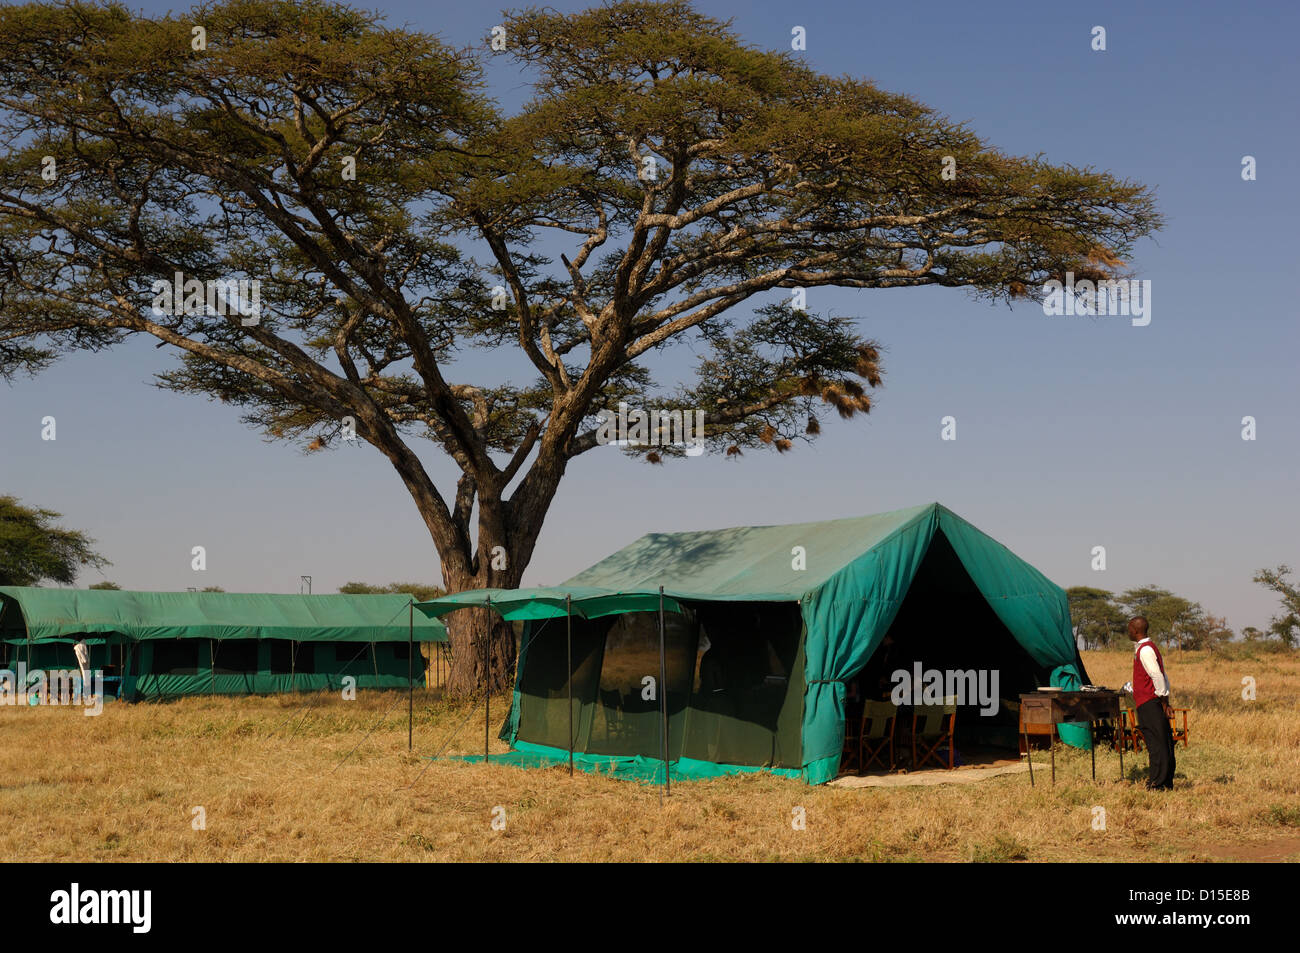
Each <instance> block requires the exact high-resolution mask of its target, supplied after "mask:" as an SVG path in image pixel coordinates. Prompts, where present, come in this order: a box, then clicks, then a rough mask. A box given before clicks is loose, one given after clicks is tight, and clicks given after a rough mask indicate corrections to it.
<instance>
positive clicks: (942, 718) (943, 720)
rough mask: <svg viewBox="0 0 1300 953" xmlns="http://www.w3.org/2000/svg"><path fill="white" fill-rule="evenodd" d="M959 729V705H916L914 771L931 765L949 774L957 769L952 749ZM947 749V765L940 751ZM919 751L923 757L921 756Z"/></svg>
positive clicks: (913, 748) (913, 722)
mask: <svg viewBox="0 0 1300 953" xmlns="http://www.w3.org/2000/svg"><path fill="white" fill-rule="evenodd" d="M956 727H957V705H956V703H955V702H950V703H949V704H946V705H917V706H916V707H915V708H913V709H912V767H913V768H921V767H924V766H925V765H926V764H928V763H929V762H931V761H933V762H935V764H938V765H941V766H943V767H945V768H947V769H948V770H950V771H951V770H952V769H953V768H955V767H956V766H957V761H956V752H955V751H954V749H953V743H954V741H953V734H954V732H955V730H956ZM945 742H947V745H948V760H947V762H946V763H945V762H944V754H943V751H942V750H941V749H942V747H943V745H944V743H945ZM918 748H919V749H920V753H919V754H918Z"/></svg>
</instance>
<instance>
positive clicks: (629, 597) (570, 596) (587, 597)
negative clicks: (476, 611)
mask: <svg viewBox="0 0 1300 953" xmlns="http://www.w3.org/2000/svg"><path fill="white" fill-rule="evenodd" d="M663 606H664V611H666V612H681V611H682V606H681V604H680V603H679V602H678V601H677V600H676V599H674V598H673V597H671V596H670V595H668V594H667V593H665V594H664V596H663ZM415 608H417V609H419V610H420V611H421V612H423V613H424V614H425V615H426V616H428V617H429V618H437V617H439V616H443V615H446V614H447V613H449V612H455V611H456V610H457V609H470V608H491V609H492V610H494V611H496V612H499V613H500V614H501V617H502V618H504V619H507V620H510V621H512V622H513V621H517V620H524V619H562V618H564V616H565V615H567V614H568V612H569V610H570V608H571V609H572V612H573V614H574V615H575V616H578V617H579V618H582V619H596V618H599V617H600V616H606V615H619V614H621V613H624V612H658V611H659V590H658V589H654V590H651V589H638V590H614V589H597V588H593V587H591V586H535V587H533V588H531V589H466V590H465V591H464V592H457V593H453V594H451V595H449V596H441V597H439V598H437V599H431V600H429V601H428V602H417V603H416V604H415Z"/></svg>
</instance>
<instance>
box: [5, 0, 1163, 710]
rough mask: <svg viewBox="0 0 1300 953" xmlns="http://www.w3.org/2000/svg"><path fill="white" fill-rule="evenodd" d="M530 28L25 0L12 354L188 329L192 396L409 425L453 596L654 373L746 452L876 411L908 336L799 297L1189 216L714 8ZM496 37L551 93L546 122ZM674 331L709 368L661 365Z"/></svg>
mask: <svg viewBox="0 0 1300 953" xmlns="http://www.w3.org/2000/svg"><path fill="white" fill-rule="evenodd" d="M503 25H504V35H503V36H502V37H500V38H499V39H500V41H501V43H504V49H503V50H494V49H493V47H492V45H491V43H490V42H489V38H486V37H485V41H484V43H483V44H482V45H481V46H480V47H479V48H477V49H473V50H458V49H454V48H452V47H450V46H449V45H447V44H446V43H444V42H443V41H441V40H439V39H438V38H436V37H434V36H430V35H428V34H425V33H421V32H418V31H415V30H411V29H400V28H394V27H389V26H387V25H385V24H384V23H383V22H382V20H380V19H379V18H378V17H377V16H376V15H373V14H369V13H363V12H361V11H358V10H354V9H351V8H349V7H346V6H341V5H337V4H333V3H328V2H323V0H225V2H217V3H208V4H203V5H200V6H197V7H195V8H194V9H193V10H191V11H188V12H182V13H173V14H168V15H164V16H157V17H150V16H145V15H142V14H138V13H134V12H132V11H130V10H129V9H128V8H127V7H126V6H125V5H122V4H120V3H116V2H113V3H105V4H90V3H84V2H79V0H72V2H66V3H49V2H44V3H29V4H20V5H12V6H4V7H0V137H3V139H4V141H5V144H6V150H5V151H4V152H3V154H0V375H3V376H12V375H14V374H16V373H20V372H34V371H38V370H40V369H41V368H43V367H45V366H47V365H48V364H49V363H50V362H52V361H54V360H56V359H57V358H58V357H59V356H60V355H62V354H65V353H68V352H70V351H96V350H101V349H105V348H109V347H112V346H114V345H117V344H119V343H121V342H122V341H124V340H127V339H130V338H132V337H141V336H148V337H150V338H152V339H156V341H157V342H158V344H159V346H160V347H163V346H166V347H167V348H168V349H169V351H170V352H171V353H173V354H175V355H177V356H178V357H179V361H178V362H177V363H175V364H173V365H171V366H169V367H166V368H164V369H162V370H160V372H159V375H158V380H159V383H160V384H161V386H163V387H165V388H170V389H173V390H176V391H181V392H188V393H198V394H202V395H205V396H209V397H215V398H217V399H220V400H222V401H225V402H227V403H229V404H231V405H233V406H235V407H238V408H239V409H240V410H241V412H242V413H243V415H244V419H245V420H246V421H248V422H249V423H250V424H251V425H253V426H255V427H257V428H259V429H260V430H262V431H263V432H264V433H265V434H266V435H267V436H268V437H269V438H271V439H278V440H299V441H302V442H303V444H304V445H305V446H307V447H309V448H311V449H321V448H324V447H326V446H329V445H333V444H339V443H343V442H348V441H353V440H356V441H365V442H367V443H369V444H371V445H373V446H374V447H375V448H377V449H378V450H379V452H381V453H382V454H384V456H385V457H386V458H387V459H388V460H389V461H390V462H391V463H392V465H393V467H394V468H395V469H396V471H397V473H398V475H399V476H400V478H401V479H402V481H403V484H404V485H405V487H406V489H407V490H408V492H409V493H410V494H411V496H412V499H413V500H414V502H415V505H416V508H417V510H418V512H419V514H420V516H421V518H422V519H423V521H424V523H425V525H426V526H427V528H428V530H429V533H430V535H431V538H432V541H433V543H434V545H435V547H436V549H437V551H438V554H439V557H440V563H441V570H442V575H443V582H444V584H445V585H446V587H447V588H448V589H449V590H452V591H455V590H459V589H463V588H467V587H481V586H512V585H517V584H518V582H519V579H520V576H521V574H522V572H523V570H524V568H525V567H526V566H527V565H528V562H529V560H530V559H531V557H532V553H533V549H534V545H535V543H536V540H537V537H538V533H539V532H540V530H541V526H542V523H543V520H544V518H545V515H546V513H547V510H548V508H549V506H550V503H551V501H552V499H553V498H554V495H555V492H556V490H557V487H558V486H559V483H560V480H561V479H562V477H563V475H564V472H565V468H566V466H567V464H568V462H569V461H570V460H572V459H573V458H575V457H577V456H578V455H580V454H583V453H587V452H589V451H591V450H593V449H595V448H596V447H598V446H600V445H601V440H600V437H599V434H600V423H601V421H602V416H601V415H602V412H605V411H609V410H611V409H612V408H614V407H615V406H616V405H617V404H618V403H619V402H620V401H625V402H627V403H628V404H629V405H631V406H638V407H656V406H671V407H678V408H690V409H693V410H698V411H701V412H703V414H704V421H705V424H704V433H703V435H702V436H703V438H704V441H705V445H706V446H707V447H708V448H709V449H711V450H713V451H717V452H724V453H726V454H728V455H730V456H732V457H739V456H741V455H742V454H743V453H744V451H747V450H759V449H768V450H775V451H777V452H785V451H788V450H791V449H792V448H793V447H794V446H795V444H796V443H798V442H807V441H811V440H814V439H815V438H816V436H817V435H818V433H819V432H820V429H821V427H820V423H819V415H820V414H824V413H826V412H833V413H835V414H837V415H839V416H841V417H845V418H848V417H853V416H855V415H857V414H859V413H863V412H867V411H868V410H870V408H871V403H872V401H871V393H870V392H871V391H872V390H874V389H875V388H878V387H880V386H881V384H882V373H883V371H882V366H881V354H880V349H879V347H878V345H877V344H876V343H875V342H873V341H871V340H870V339H867V338H865V337H863V336H862V335H860V334H859V332H858V330H857V327H856V324H855V322H854V320H853V317H852V316H851V315H836V314H829V313H820V312H818V311H816V310H814V309H808V308H806V307H803V306H802V303H801V301H800V300H799V298H798V297H796V296H797V295H799V294H801V293H803V292H806V291H807V290H808V289H815V288H819V287H827V286H836V287H841V288H854V289H898V288H915V287H922V286H929V285H937V286H942V287H947V288H952V289H964V290H965V291H966V292H968V293H970V294H973V295H976V296H979V297H983V298H986V299H989V300H991V301H1008V302H1009V301H1013V300H1017V299H1023V300H1028V301H1036V300H1039V299H1041V298H1042V296H1043V285H1044V283H1045V282H1047V281H1049V280H1063V279H1064V278H1065V276H1066V274H1067V273H1073V274H1074V276H1075V277H1076V279H1084V278H1087V279H1093V280H1104V279H1108V278H1115V277H1120V276H1122V275H1124V274H1126V273H1127V272H1126V266H1125V262H1126V261H1127V260H1129V259H1130V257H1131V253H1132V252H1133V250H1134V247H1135V245H1136V243H1137V242H1138V241H1139V240H1140V239H1142V238H1143V237H1144V236H1147V235H1149V234H1150V233H1151V232H1152V231H1153V230H1154V229H1156V228H1157V227H1158V226H1159V224H1160V221H1159V218H1158V215H1157V213H1156V210H1155V204H1154V199H1153V196H1152V194H1151V192H1150V191H1149V190H1148V189H1147V188H1146V187H1144V186H1142V185H1140V184H1138V183H1134V182H1130V181H1126V180H1123V179H1120V178H1117V177H1115V176H1113V175H1111V174H1109V173H1106V172H1101V171H1096V170H1093V169H1090V168H1080V167H1075V166H1071V165H1065V164H1053V163H1051V162H1049V161H1047V160H1046V159H1045V158H1044V157H1042V156H1032V157H1019V156H1013V155H1008V154H1006V153H1004V152H1002V151H1000V150H998V149H997V148H995V147H994V146H993V145H991V144H989V143H987V142H985V141H983V140H982V139H980V138H979V136H977V135H976V134H975V133H974V132H973V131H972V130H971V129H970V128H969V127H967V126H965V125H963V124H960V123H956V122H953V121H951V120H949V119H947V118H946V117H944V116H943V115H942V114H941V113H939V112H937V111H936V110H935V109H933V108H931V107H929V106H927V105H924V104H922V103H920V102H917V101H916V100H914V99H912V98H910V97H908V96H906V95H902V94H899V93H893V92H888V91H885V90H882V89H880V88H879V87H877V86H876V85H874V84H873V83H870V82H868V81H865V80H862V79H856V78H853V77H832V76H827V75H824V74H822V73H820V72H818V71H817V70H815V69H814V68H812V67H811V66H809V65H808V64H806V63H805V62H803V61H802V60H800V59H799V58H797V57H795V56H793V55H792V54H790V53H788V52H786V53H781V52H770V51H765V50H759V49H754V48H752V47H750V46H748V45H746V44H745V43H743V42H742V41H741V40H740V39H739V38H738V36H737V34H736V32H735V31H734V30H733V28H732V26H731V24H730V23H728V22H725V21H720V20H717V19H714V18H711V17H707V16H705V15H703V14H701V13H699V12H697V11H696V10H695V9H694V8H693V7H692V6H691V5H690V4H688V3H684V2H676V0H668V2H616V3H611V4H609V5H607V6H603V7H598V8H594V9H591V10H587V11H585V12H580V13H573V14H563V13H557V12H554V11H549V10H540V9H526V10H522V11H519V12H515V13H513V14H509V15H507V16H506V18H505V20H504V24H503ZM498 45H500V43H499V44H498ZM495 57H502V58H503V59H504V62H506V63H510V64H513V65H515V66H518V67H520V68H522V69H523V70H524V72H525V75H527V76H528V78H529V81H530V82H532V84H533V88H532V97H531V99H530V100H529V101H528V102H527V103H526V104H525V105H524V106H523V107H522V108H521V109H519V110H518V111H517V112H514V113H513V114H506V113H505V112H503V111H502V110H501V109H500V108H499V107H498V105H497V104H496V103H495V102H494V101H492V100H491V99H490V98H489V97H488V96H487V95H486V93H485V91H484V70H485V69H488V68H490V67H491V66H492V64H493V62H494V58H495ZM676 342H688V343H690V344H691V346H692V347H693V348H694V349H695V350H696V352H697V353H698V355H699V358H698V362H697V364H696V367H695V371H694V374H693V377H692V378H691V379H689V380H683V381H679V382H675V383H674V382H666V383H664V382H659V381H656V380H655V378H654V375H653V373H652V366H651V365H652V359H653V358H654V357H655V356H656V355H657V354H659V353H661V352H662V351H663V349H664V348H666V347H667V346H669V345H670V344H673V343H676ZM475 349H493V350H496V351H508V352H509V354H508V355H507V356H503V357H502V358H501V359H500V360H498V361H494V363H493V366H494V367H498V368H500V369H501V371H500V373H499V374H497V375H496V376H493V375H491V374H484V375H483V376H482V377H480V378H477V379H472V380H470V379H463V378H462V376H461V372H460V367H461V365H460V364H459V363H458V361H459V360H460V359H461V358H463V357H464V356H465V355H467V354H468V353H469V352H471V351H473V350H475ZM662 429H663V428H662V426H660V427H659V428H658V429H656V431H655V434H654V436H662V434H660V430H662ZM667 436H668V437H671V436H672V435H671V433H670V434H668V435H667ZM421 441H428V442H432V444H433V445H434V446H436V447H437V448H438V449H439V450H441V451H443V452H445V453H446V454H447V455H449V456H450V457H451V459H452V460H453V461H454V462H455V464H456V466H457V468H458V470H459V476H458V479H457V481H456V483H455V485H454V486H442V487H439V486H436V485H435V483H434V481H433V480H432V479H431V477H430V476H429V474H428V472H427V471H426V468H425V466H424V464H423V462H422V461H421V459H420V457H419V456H418V454H417V453H416V449H415V448H416V447H417V446H418V445H419V442H421ZM663 444H664V441H662V440H651V441H649V442H648V443H647V444H646V445H643V446H633V447H627V448H626V451H627V452H629V453H633V454H642V455H644V456H645V458H646V459H647V460H649V461H650V462H661V461H662V460H663V459H664V457H666V456H672V455H676V454H679V453H680V452H681V447H680V445H679V442H674V441H671V440H669V441H668V445H667V446H664V445H663ZM464 615H470V614H464ZM460 625H461V622H460V620H459V619H458V620H457V621H455V622H453V628H452V646H453V669H454V677H453V686H452V687H453V690H459V689H462V688H464V687H465V686H466V685H467V684H469V681H473V680H477V683H478V684H482V683H483V682H487V681H490V682H493V683H494V684H497V685H499V686H502V687H504V685H505V684H506V683H507V681H508V675H507V672H508V671H509V668H510V665H511V664H512V661H513V659H512V655H511V653H512V652H513V648H512V647H511V646H512V644H513V643H512V641H511V640H510V638H509V629H508V627H506V626H498V627H497V630H496V633H497V634H496V636H495V639H496V644H495V646H494V649H493V655H492V656H491V658H490V660H489V662H488V665H489V666H490V668H491V671H490V672H480V671H474V667H475V666H478V665H479V664H480V663H479V661H478V660H479V659H480V658H481V657H482V655H483V653H482V652H481V651H480V650H479V649H478V648H476V647H473V646H472V645H471V644H470V641H472V639H474V638H479V637H484V638H486V637H488V635H487V634H486V631H483V630H482V628H481V625H480V626H479V629H477V630H475V632H476V633H477V634H474V633H471V636H472V638H471V639H470V640H469V641H467V640H466V639H464V638H462V637H461V636H460V635H459V634H458V633H459V631H460V628H459V627H460ZM462 675H463V676H464V678H462Z"/></svg>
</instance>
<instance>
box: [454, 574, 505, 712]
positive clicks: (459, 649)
mask: <svg viewBox="0 0 1300 953" xmlns="http://www.w3.org/2000/svg"><path fill="white" fill-rule="evenodd" d="M463 588H474V587H473V586H466V587H463ZM442 621H443V622H444V623H446V625H447V635H448V638H449V640H450V642H451V671H450V672H449V673H448V676H447V683H446V685H445V686H444V689H443V690H444V692H445V693H446V694H447V695H448V696H449V697H453V698H476V697H482V695H483V686H484V685H486V686H487V687H488V691H489V693H490V694H491V697H493V698H509V697H510V693H511V692H512V691H513V689H514V678H515V632H514V626H512V625H511V624H510V623H509V622H506V621H505V620H504V619H502V618H501V616H500V615H498V614H497V613H496V611H495V610H488V609H460V610H457V611H456V612H453V613H451V614H449V615H446V616H443V619H442ZM485 645H486V646H487V651H486V653H485V652H484V646H485ZM485 654H486V658H484V655H485ZM485 666H486V667H485ZM503 710H504V709H503Z"/></svg>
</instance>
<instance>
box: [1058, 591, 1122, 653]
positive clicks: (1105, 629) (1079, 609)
mask: <svg viewBox="0 0 1300 953" xmlns="http://www.w3.org/2000/svg"><path fill="white" fill-rule="evenodd" d="M1065 594H1066V596H1067V597H1068V599H1069V602H1070V622H1071V624H1072V625H1073V627H1074V630H1075V635H1076V636H1077V637H1078V638H1081V639H1083V647H1084V648H1086V649H1094V648H1109V647H1110V646H1111V644H1112V643H1114V642H1116V641H1117V640H1118V639H1120V638H1121V637H1122V636H1123V634H1124V631H1125V623H1127V621H1128V617H1127V616H1126V615H1125V613H1124V610H1123V609H1121V608H1120V607H1119V606H1117V605H1116V604H1115V594H1114V593H1112V592H1110V591H1108V590H1106V589H1095V588H1092V587H1090V586H1071V587H1070V588H1069V589H1067V590H1066V591H1065Z"/></svg>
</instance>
